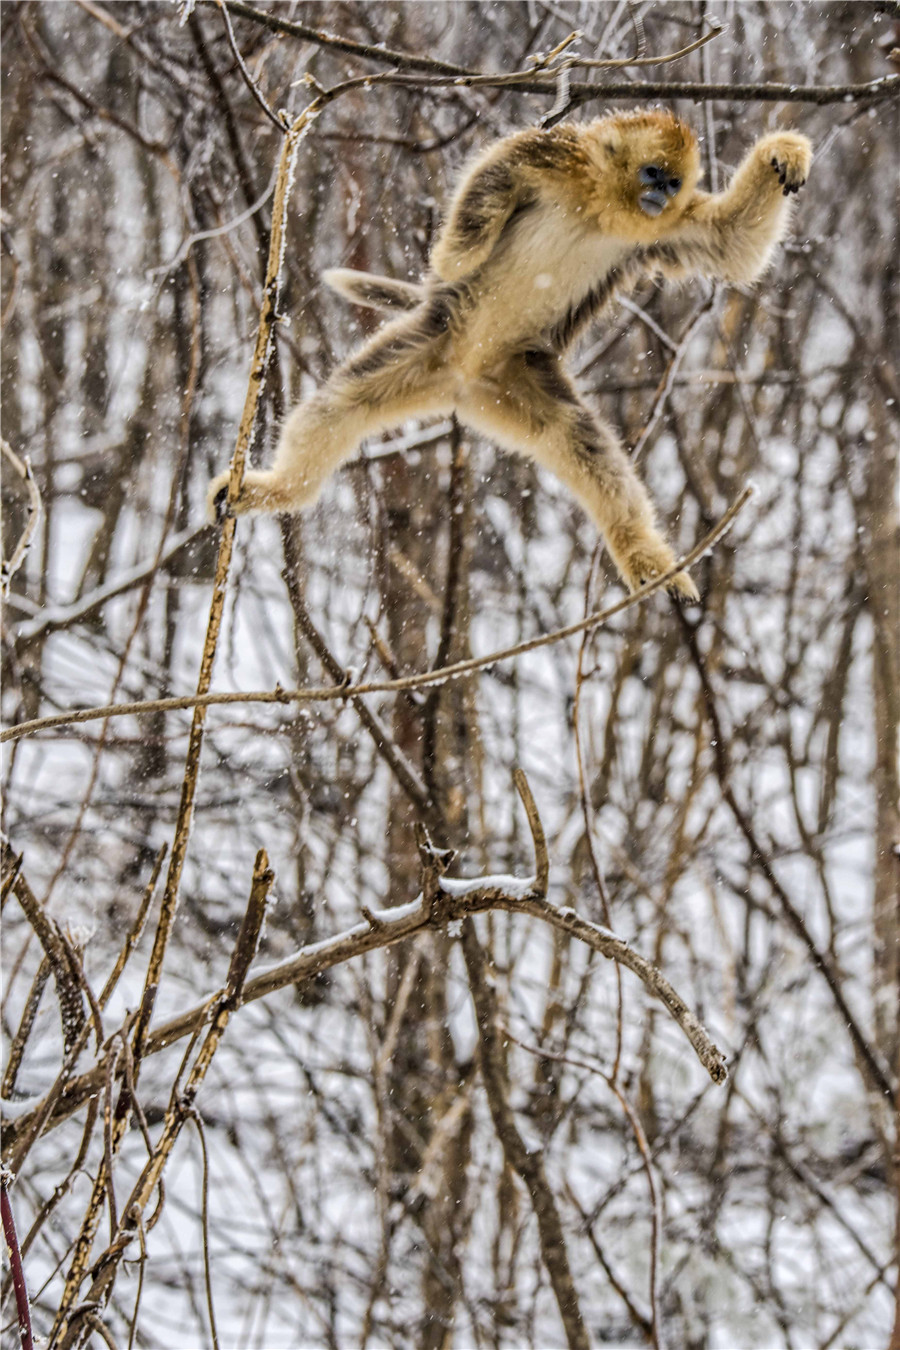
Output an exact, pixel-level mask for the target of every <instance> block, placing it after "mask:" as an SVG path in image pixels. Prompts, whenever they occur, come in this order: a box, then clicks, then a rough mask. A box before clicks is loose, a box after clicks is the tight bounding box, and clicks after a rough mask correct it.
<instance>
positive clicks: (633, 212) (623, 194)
mask: <svg viewBox="0 0 900 1350" xmlns="http://www.w3.org/2000/svg"><path fill="white" fill-rule="evenodd" d="M586 130H587V132H588V139H589V143H590V147H591V158H592V159H593V161H594V163H595V164H596V167H597V169H598V173H597V177H596V186H595V188H594V191H593V193H592V197H593V200H592V202H591V209H592V210H593V209H596V210H597V214H598V217H599V219H600V222H601V224H602V225H603V228H604V230H605V231H608V232H609V233H610V234H618V233H621V234H623V235H624V236H625V237H626V238H630V239H637V240H638V241H640V242H641V243H650V242H652V241H653V240H655V239H659V238H660V237H662V236H663V235H665V234H667V233H668V231H669V230H670V229H671V227H672V225H674V224H675V222H676V221H677V220H678V219H679V217H680V216H681V215H682V214H683V212H684V209H685V207H686V206H687V204H688V202H689V201H690V199H691V197H692V195H693V192H694V189H695V187H696V186H697V182H698V179H699V178H700V154H699V151H698V149H697V140H696V137H695V136H694V133H693V132H692V131H691V129H690V127H689V126H687V125H686V124H685V123H684V122H682V121H680V120H679V119H678V118H677V117H675V116H674V115H673V114H672V113H669V112H662V111H658V110H651V111H638V112H627V113H615V114H613V115H612V116H610V117H603V118H601V119H600V120H599V121H597V122H593V123H592V124H591V125H590V127H589V128H587V129H586Z"/></svg>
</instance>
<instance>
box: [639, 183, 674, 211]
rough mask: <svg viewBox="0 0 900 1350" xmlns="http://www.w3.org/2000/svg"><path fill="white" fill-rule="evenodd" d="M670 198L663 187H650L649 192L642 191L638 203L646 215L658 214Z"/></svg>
mask: <svg viewBox="0 0 900 1350" xmlns="http://www.w3.org/2000/svg"><path fill="white" fill-rule="evenodd" d="M667 201H668V198H667V196H666V193H665V190H664V189H663V188H650V189H649V190H648V191H647V192H642V193H641V195H640V197H639V198H638V205H639V206H640V208H641V210H642V211H643V213H644V215H645V216H658V215H659V213H660V212H661V211H662V209H663V207H664V206H665V204H666V202H667Z"/></svg>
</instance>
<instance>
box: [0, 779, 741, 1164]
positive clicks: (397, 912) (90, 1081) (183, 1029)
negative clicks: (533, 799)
mask: <svg viewBox="0 0 900 1350" xmlns="http://www.w3.org/2000/svg"><path fill="white" fill-rule="evenodd" d="M520 792H521V787H520ZM523 800H524V798H523ZM535 815H536V813H535ZM530 823H531V827H532V831H533V834H534V843H535V859H536V874H535V875H534V876H532V877H529V878H527V879H525V880H520V879H519V878H516V877H511V876H479V877H475V878H473V879H471V880H458V879H455V878H451V877H447V876H444V875H438V876H437V878H436V883H435V885H434V894H432V895H431V896H429V895H428V894H426V892H425V890H424V889H423V891H422V893H421V894H420V895H419V896H418V897H417V898H416V899H415V900H414V901H412V902H410V903H408V904H404V905H401V906H399V907H397V908H389V909H382V910H374V911H370V912H369V915H368V917H367V918H366V920H365V922H363V923H360V924H356V925H355V926H354V927H353V928H350V929H347V930H346V931H344V932H342V933H337V934H335V935H334V936H333V937H330V938H324V939H323V940H322V941H320V942H314V943H312V944H310V945H309V946H306V947H301V948H300V950H299V951H297V952H295V953H294V955H293V956H291V957H289V958H288V959H287V960H284V961H279V962H278V963H277V964H275V965H273V966H270V967H269V968H268V969H264V970H262V971H259V972H258V973H257V974H256V975H255V976H253V978H252V979H248V980H247V982H246V984H245V985H244V986H243V989H242V991H241V995H240V1003H241V1004H242V1005H243V1004H247V1003H252V1002H255V1001H256V1000H257V999H260V998H266V997H268V995H270V994H273V993H275V992H276V990H279V989H284V988H286V987H287V986H289V985H294V984H302V983H304V982H306V981H308V980H311V979H314V978H315V977H316V976H317V975H320V974H321V973H322V972H323V971H326V970H331V969H332V968H333V967H335V966H338V965H342V964H344V963H345V962H347V961H352V960H354V959H355V958H357V957H359V956H362V955H364V954H365V953H366V952H371V951H376V950H379V949H383V948H387V947H393V946H395V945H396V944H397V943H398V942H402V941H404V939H406V938H408V937H412V936H414V935H415V934H417V933H421V932H423V931H425V930H427V929H429V928H433V927H435V926H437V927H441V926H443V925H444V924H446V923H448V922H450V921H451V920H454V919H464V918H466V917H467V916H468V915H471V914H482V913H487V912H488V911H490V910H495V909H500V910H505V911H507V912H508V913H511V914H527V915H529V916H531V917H532V918H536V919H540V920H541V921H542V922H543V923H546V924H549V925H550V926H551V927H554V928H557V929H559V930H560V931H561V932H564V933H567V934H569V936H571V937H574V938H577V939H578V941H580V942H584V943H586V944H587V945H588V946H589V947H591V948H592V949H593V950H594V951H596V952H598V953H599V954H600V955H601V956H605V957H606V958H607V959H609V960H611V961H616V962H618V963H620V964H621V965H623V966H625V967H627V969H629V970H630V971H632V973H633V974H635V975H637V977H638V979H640V980H641V982H642V983H643V985H644V987H645V988H646V989H647V991H648V992H649V993H650V994H652V995H653V997H654V998H658V999H659V1000H660V1002H662V1003H663V1004H664V1005H665V1007H666V1008H667V1009H668V1011H669V1012H670V1013H671V1015H672V1017H673V1018H674V1019H675V1021H676V1022H677V1024H678V1025H679V1027H681V1030H682V1031H683V1033H684V1035H685V1036H686V1037H687V1039H688V1040H689V1041H690V1043H691V1045H692V1046H693V1048H694V1051H695V1053H696V1055H697V1058H698V1059H699V1060H700V1063H701V1064H702V1065H703V1067H704V1068H705V1069H706V1071H707V1073H708V1074H709V1076H710V1078H711V1079H712V1081H713V1082H714V1083H721V1082H724V1080H725V1078H726V1077H727V1070H726V1068H725V1060H724V1056H723V1055H722V1052H721V1051H720V1050H719V1049H718V1047H717V1046H716V1045H715V1043H714V1042H713V1040H712V1039H711V1037H710V1035H709V1033H708V1032H707V1031H706V1029H705V1027H703V1025H702V1024H701V1022H700V1021H699V1019H698V1018H697V1016H696V1015H695V1014H694V1013H693V1012H692V1011H691V1010H690V1008H688V1006H687V1004H686V1003H685V1001H684V1000H683V999H682V998H681V996H680V995H679V994H678V993H677V992H676V990H675V989H674V988H673V987H672V985H671V984H670V983H669V981H668V980H667V979H666V978H665V976H664V975H663V974H662V973H661V972H660V971H659V970H658V969H657V968H656V967H655V966H654V965H653V964H652V962H650V961H648V960H647V958H646V957H643V956H641V955H640V953H639V952H636V951H635V950H634V948H633V947H631V946H630V945H629V944H628V943H627V942H626V941H625V940H624V939H623V938H620V937H617V936H616V934H615V933H612V932H611V931H610V930H609V929H608V928H604V927H602V926H601V925H600V924H595V923H591V922H590V921H589V920H588V919H582V918H581V917H580V916H579V915H578V914H576V913H575V911H574V910H572V909H560V908H559V907H557V906H556V905H553V904H551V903H550V902H549V901H547V900H546V899H544V898H543V896H542V895H541V894H540V892H539V886H538V875H537V873H538V871H539V870H540V871H542V870H543V869H542V865H541V863H540V851H539V839H540V838H541V837H542V833H543V832H542V831H541V833H540V834H538V833H537V832H536V830H535V826H534V824H533V822H530ZM434 856H436V855H434ZM443 856H444V857H445V858H446V857H447V856H448V855H447V854H446V853H445V854H444V855H443ZM438 870H439V869H438ZM423 880H424V878H423ZM217 997H219V996H218V995H209V996H207V997H206V998H205V999H203V1001H202V1002H200V1003H199V1004H195V1005H194V1006H193V1007H191V1008H187V1009H185V1010H184V1011H183V1012H181V1013H179V1014H178V1015H177V1016H176V1017H173V1018H171V1019H170V1020H169V1021H168V1022H164V1023H163V1024H162V1025H161V1026H158V1027H156V1028H155V1030H153V1031H151V1032H150V1033H149V1035H148V1037H147V1040H146V1043H145V1046H144V1055H145V1057H146V1056H148V1055H154V1054H157V1053H158V1052H159V1051H160V1050H163V1049H165V1047H166V1046H169V1045H171V1044H173V1042H175V1041H177V1040H181V1039H182V1038H183V1037H185V1036H193V1035H196V1034H197V1033H198V1032H199V1031H200V1029H201V1028H202V1027H203V1026H204V1025H205V1024H206V1022H207V1020H208V1018H209V1016H210V1009H211V1008H212V1007H213V1006H214V1004H215V1000H216V998H217ZM102 1067H103V1066H102V1064H101V1065H98V1066H95V1067H94V1068H93V1069H90V1070H88V1071H87V1072H86V1073H84V1074H82V1075H81V1076H80V1077H79V1078H77V1079H74V1080H72V1082H70V1083H69V1084H68V1086H67V1088H66V1090H65V1091H64V1092H63V1093H62V1094H61V1099H60V1100H59V1101H58V1102H57V1103H56V1105H55V1108H54V1109H53V1111H52V1124H53V1125H56V1124H59V1122H60V1121H62V1120H64V1119H66V1118H67V1117H68V1116H70V1115H71V1114H72V1113H73V1112H74V1111H77V1110H78V1108H79V1106H80V1105H81V1103H82V1102H83V1101H84V1099H85V1098H86V1097H88V1096H90V1095H91V1093H92V1092H97V1091H98V1090H99V1086H100V1085H101V1084H102V1081H103V1080H102ZM50 1114H51V1113H50V1112H48V1111H47V1110H46V1107H45V1104H43V1103H42V1104H41V1105H40V1106H38V1107H37V1108H35V1110H34V1111H32V1112H30V1113H28V1114H27V1115H23V1116H21V1117H19V1119H18V1120H13V1121H10V1122H9V1123H8V1125H7V1127H6V1148H7V1149H8V1150H9V1149H13V1148H14V1147H15V1145H16V1142H17V1141H18V1140H19V1138H20V1137H21V1135H22V1134H23V1133H24V1132H26V1131H33V1129H34V1126H35V1116H36V1115H37V1116H43V1121H42V1126H43V1124H44V1123H47V1120H48V1117H49V1116H50Z"/></svg>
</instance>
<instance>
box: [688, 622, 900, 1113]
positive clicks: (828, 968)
mask: <svg viewBox="0 0 900 1350" xmlns="http://www.w3.org/2000/svg"><path fill="white" fill-rule="evenodd" d="M681 625H682V628H683V630H684V635H685V639H686V641H687V646H688V650H689V652H690V654H691V660H692V661H693V664H694V668H695V670H696V671H697V674H698V676H699V678H700V687H701V690H702V693H703V702H704V706H705V709H706V715H707V717H708V718H709V724H710V728H711V730H712V737H711V740H712V746H713V763H714V765H715V771H716V777H717V778H718V780H719V787H720V789H721V792H722V796H723V797H724V798H725V801H726V803H727V805H728V807H729V809H730V811H731V814H732V816H733V817H734V820H735V824H736V825H737V827H738V829H739V830H740V832H741V834H742V835H743V836H744V839H745V840H746V841H747V845H748V847H749V849H750V856H751V858H752V860H753V862H754V863H755V864H756V866H757V867H758V868H759V870H760V871H761V872H762V874H763V876H764V877H765V879H766V881H767V882H768V884H769V887H770V889H771V890H772V892H773V894H774V895H775V897H776V898H777V900H778V903H779V905H780V906H781V911H782V913H783V914H784V917H785V919H786V920H787V922H788V925H789V926H790V927H791V928H792V929H793V930H794V932H795V934H796V935H797V937H799V939H800V941H801V942H802V943H803V945H804V946H805V947H806V949H807V951H808V952H809V954H810V956H811V957H812V959H813V965H814V967H815V969H816V970H818V971H820V972H821V974H822V977H823V979H824V980H825V983H826V984H827V985H828V988H829V990H830V991H831V996H832V998H833V999H834V1002H835V1005H836V1006H837V1009H838V1012H839V1013H840V1015H841V1018H842V1019H843V1021H844V1024H845V1025H846V1027H847V1030H848V1032H849V1033H850V1039H851V1041H852V1042H853V1046H854V1048H855V1050H856V1052H857V1055H858V1057H859V1062H860V1064H861V1066H862V1068H863V1069H864V1071H865V1076H866V1078H867V1079H868V1081H869V1085H870V1087H871V1088H872V1089H873V1090H874V1091H875V1092H877V1093H879V1094H880V1095H881V1096H883V1097H885V1098H886V1099H887V1101H888V1102H889V1103H890V1105H891V1106H892V1107H893V1108H894V1109H896V1105H897V1094H896V1088H895V1086H894V1084H893V1083H892V1081H891V1078H890V1073H889V1070H888V1069H887V1068H886V1067H885V1066H884V1065H883V1064H882V1063H881V1060H880V1058H879V1056H878V1055H877V1053H876V1051H875V1050H874V1049H873V1047H872V1046H871V1045H870V1044H869V1042H868V1040H867V1039H866V1037H865V1036H864V1035H863V1032H862V1028H861V1027H860V1025H859V1022H858V1021H857V1019H856V1016H855V1015H854V1014H853V1013H852V1012H851V1010H850V1007H849V1005H848V1003H847V1000H846V999H845V997H844V991H843V989H842V988H841V978H840V975H839V974H838V972H837V970H835V968H834V966H833V965H832V962H831V957H830V956H829V955H828V954H827V953H826V952H823V951H822V950H821V949H820V948H819V947H818V945H817V944H816V941H815V939H814V938H813V936H812V934H811V933H810V931H809V929H808V928H807V926H806V921H805V919H804V918H803V915H802V914H801V913H800V911H799V910H798V909H797V907H796V905H795V904H794V902H793V901H792V900H791V898H790V896H789V895H788V893H787V891H786V890H785V889H784V887H783V886H782V884H781V882H780V881H779V880H778V877H777V876H776V875H775V872H774V871H773V868H772V864H771V862H770V860H769V858H768V856H767V854H766V852H765V850H764V849H763V847H762V845H761V843H760V841H759V840H758V839H757V837H756V832H755V831H754V829H753V826H752V824H751V823H750V819H749V817H748V816H747V814H746V812H745V811H744V810H743V808H742V807H741V805H740V803H739V802H738V800H737V797H736V796H735V793H734V788H733V787H732V784H731V765H730V763H729V759H728V750H727V741H726V738H725V733H724V729H723V727H722V722H721V719H720V717H719V709H718V704H717V701H716V696H715V692H714V690H713V687H712V683H711V681H710V678H709V673H708V671H707V669H706V662H705V661H704V660H703V657H702V655H701V652H700V647H699V645H698V643H697V630H696V627H695V626H694V625H693V624H692V623H690V621H689V620H688V619H686V618H685V617H684V615H681Z"/></svg>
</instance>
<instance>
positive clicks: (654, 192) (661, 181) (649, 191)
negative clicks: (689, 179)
mask: <svg viewBox="0 0 900 1350" xmlns="http://www.w3.org/2000/svg"><path fill="white" fill-rule="evenodd" d="M638 181H639V182H640V184H641V186H642V187H643V189H644V191H643V192H642V193H641V195H640V197H639V198H638V204H639V205H640V208H641V210H642V211H643V212H644V214H645V215H647V216H658V215H659V213H660V212H661V211H662V209H663V207H664V206H665V205H666V203H667V202H668V201H669V199H670V198H672V197H674V196H675V195H676V194H677V193H678V192H679V191H680V189H681V179H680V178H678V177H675V176H672V175H670V174H669V173H668V172H667V170H665V169H663V168H661V167H660V166H659V165H658V164H645V165H644V166H643V168H641V169H639V170H638Z"/></svg>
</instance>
